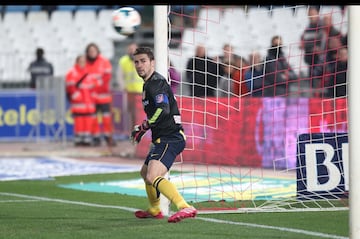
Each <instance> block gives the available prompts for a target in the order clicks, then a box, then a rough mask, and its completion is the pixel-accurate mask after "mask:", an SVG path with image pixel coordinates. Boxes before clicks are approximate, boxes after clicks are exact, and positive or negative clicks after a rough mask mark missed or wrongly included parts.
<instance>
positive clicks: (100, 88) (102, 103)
mask: <svg viewBox="0 0 360 239" xmlns="http://www.w3.org/2000/svg"><path fill="white" fill-rule="evenodd" d="M85 53H86V69H87V71H88V72H89V74H91V75H92V76H93V77H95V78H96V79H97V81H98V84H97V87H96V97H95V106H96V115H95V116H94V125H93V126H94V128H93V134H94V145H100V144H101V137H102V136H104V138H105V141H106V143H107V145H109V146H114V145H115V141H114V140H113V137H112V134H113V122H112V112H111V103H112V94H111V86H110V84H111V77H112V65H111V63H110V61H109V60H108V59H107V58H105V57H104V56H103V55H102V54H101V53H100V49H99V47H98V45H97V44H95V43H90V44H88V45H87V46H86V50H85ZM98 115H101V118H98ZM98 119H100V120H101V122H102V130H101V128H100V122H99V121H98Z"/></svg>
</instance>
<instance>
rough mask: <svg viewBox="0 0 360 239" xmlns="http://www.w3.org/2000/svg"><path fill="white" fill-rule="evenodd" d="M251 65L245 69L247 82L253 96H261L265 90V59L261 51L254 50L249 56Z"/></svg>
mask: <svg viewBox="0 0 360 239" xmlns="http://www.w3.org/2000/svg"><path fill="white" fill-rule="evenodd" d="M249 63H250V67H249V68H247V69H246V71H245V82H246V84H247V87H248V89H249V90H250V92H251V96H255V97H261V96H263V90H264V70H265V69H264V60H263V59H262V57H261V54H260V53H259V52H253V53H251V54H250V56H249Z"/></svg>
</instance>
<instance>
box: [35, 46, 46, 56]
mask: <svg viewBox="0 0 360 239" xmlns="http://www.w3.org/2000/svg"><path fill="white" fill-rule="evenodd" d="M35 54H36V57H37V58H42V57H43V56H44V49H43V48H41V47H39V48H37V49H36V52H35Z"/></svg>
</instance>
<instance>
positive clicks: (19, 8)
mask: <svg viewBox="0 0 360 239" xmlns="http://www.w3.org/2000/svg"><path fill="white" fill-rule="evenodd" d="M28 10H29V6H28V5H6V6H5V11H6V12H23V13H26V12H27V11H28Z"/></svg>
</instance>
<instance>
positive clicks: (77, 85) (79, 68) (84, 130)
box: [65, 55, 96, 146]
mask: <svg viewBox="0 0 360 239" xmlns="http://www.w3.org/2000/svg"><path fill="white" fill-rule="evenodd" d="M85 65H86V58H85V56H84V55H80V56H78V57H76V60H75V64H74V66H73V67H72V68H71V69H70V70H69V71H68V72H67V73H66V76H65V81H66V94H67V97H68V100H69V101H70V109H71V113H72V116H73V118H74V143H75V145H76V146H80V145H87V146H90V145H91V144H92V141H93V139H92V125H93V118H94V115H95V90H96V80H95V78H92V77H91V76H90V75H89V74H88V72H87V71H86V68H85Z"/></svg>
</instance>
